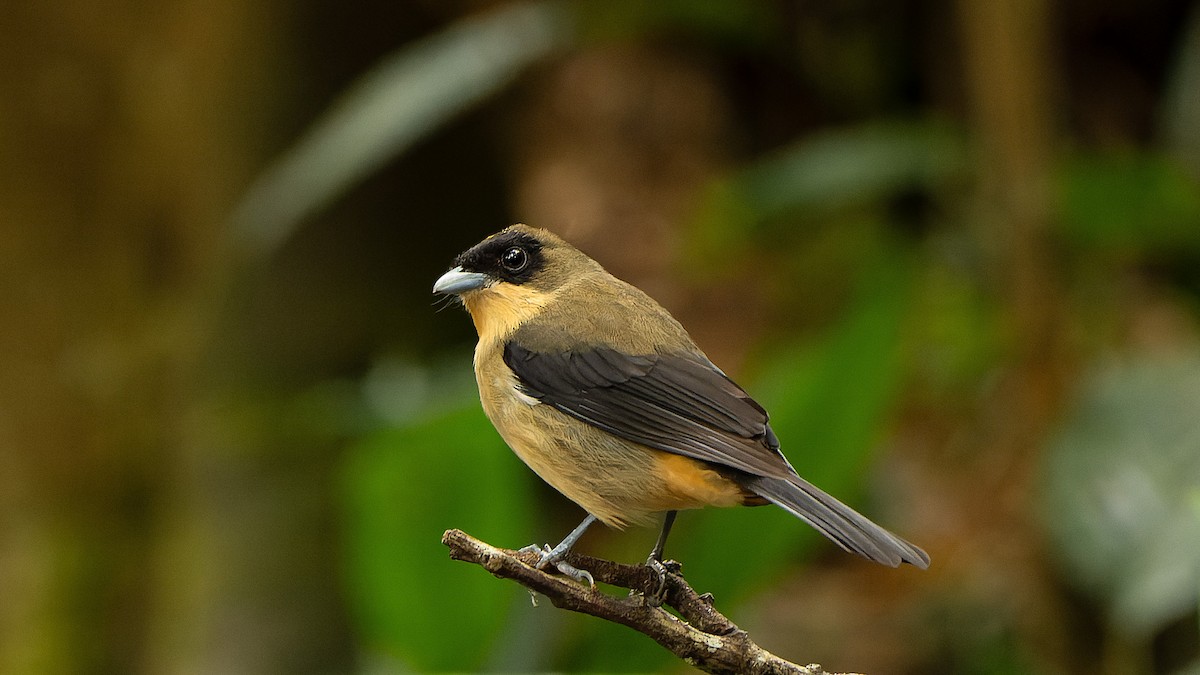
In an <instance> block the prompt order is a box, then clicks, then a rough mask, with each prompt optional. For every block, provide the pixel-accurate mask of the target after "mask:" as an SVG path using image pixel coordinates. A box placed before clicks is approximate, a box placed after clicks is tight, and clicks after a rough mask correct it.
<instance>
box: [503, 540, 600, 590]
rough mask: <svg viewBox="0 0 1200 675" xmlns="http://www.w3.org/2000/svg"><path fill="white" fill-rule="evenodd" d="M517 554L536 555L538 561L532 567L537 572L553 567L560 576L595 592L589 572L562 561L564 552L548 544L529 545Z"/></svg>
mask: <svg viewBox="0 0 1200 675" xmlns="http://www.w3.org/2000/svg"><path fill="white" fill-rule="evenodd" d="M517 553H536V554H538V561H537V563H535V564H534V567H536V568H538V569H539V570H544V569H546V568H547V567H548V566H550V565H554V568H555V569H557V570H558V571H559V573H560V574H562V575H564V576H568V577H571V578H572V579H574V580H575V581H578V582H579V583H581V584H583V583H586V584H587V585H588V586H589V587H590V588H591V589H592V590H596V580H595V579H594V578H593V577H592V573H591V572H589V571H587V570H581V569H579V568H578V567H575V566H574V565H572V564H571V563H569V562H567V561H566V560H563V557H564V556H565V555H566V551H559V550H557V549H554V548H550V545H549V544H543V545H541V546H538V545H537V544H530V545H528V546H526V547H524V548H522V549H520V550H519V551H517Z"/></svg>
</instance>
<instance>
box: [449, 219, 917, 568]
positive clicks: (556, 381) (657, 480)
mask: <svg viewBox="0 0 1200 675" xmlns="http://www.w3.org/2000/svg"><path fill="white" fill-rule="evenodd" d="M433 290H434V292H435V293H446V294H456V295H458V296H459V297H460V298H461V299H462V302H463V304H464V305H465V306H466V308H467V311H468V312H470V314H471V319H472V320H473V321H474V323H475V329H476V330H477V331H478V333H479V344H478V345H477V346H476V348H475V377H476V380H477V382H478V384H479V398H480V400H481V401H482V403H483V409H484V412H486V413H487V416H488V418H489V419H491V421H492V424H493V425H495V427H496V430H497V431H499V432H500V435H501V436H502V437H503V438H504V440H505V442H506V443H508V445H509V447H511V448H512V449H513V451H514V452H516V454H517V456H518V457H520V458H521V459H522V460H523V461H524V462H525V463H526V464H527V465H529V467H530V468H531V469H533V470H534V471H535V472H536V473H537V474H538V475H539V476H541V477H542V479H543V480H545V481H546V482H547V483H549V484H550V485H552V486H553V487H554V488H555V489H557V490H558V491H559V492H561V493H562V494H564V495H566V496H567V497H568V498H569V499H571V500H572V501H574V502H575V503H576V504H579V505H580V506H581V507H583V509H584V510H586V511H587V513H588V516H587V518H585V519H584V521H583V522H582V523H581V524H580V525H579V527H577V528H576V529H575V530H574V531H573V532H571V534H569V535H568V536H567V537H566V539H564V540H563V542H562V543H561V544H559V545H558V546H556V547H554V548H553V549H552V548H550V547H549V546H545V547H542V548H540V549H538V548H536V547H527V549H533V550H537V551H538V552H540V553H541V559H540V561H539V565H538V566H539V567H540V568H544V567H546V566H547V565H551V564H553V565H555V566H557V567H558V568H559V569H560V570H562V571H563V572H564V573H567V574H570V575H572V576H574V577H575V578H577V579H580V580H586V581H588V582H591V576H590V575H589V574H588V573H587V572H586V571H581V570H576V569H575V568H573V567H571V566H570V565H568V564H566V562H565V561H563V560H562V558H563V557H564V556H565V555H566V553H567V551H568V550H570V548H571V546H573V545H574V544H575V542H576V541H577V540H578V539H579V537H580V536H582V534H583V532H584V530H586V529H587V527H588V526H589V525H591V524H592V523H594V522H595V521H596V520H600V521H601V522H603V523H604V524H606V525H608V526H610V527H615V528H623V527H625V526H626V525H631V524H637V525H643V524H650V523H652V522H654V520H655V519H656V518H657V516H658V514H659V513H663V512H665V514H666V518H665V520H664V523H663V529H662V534H661V535H660V536H659V539H658V543H657V544H656V545H655V547H654V550H653V552H652V553H651V555H650V562H651V563H661V559H662V551H663V546H664V544H665V543H666V538H667V534H668V533H669V532H670V528H671V524H672V523H673V522H674V519H675V513H676V511H678V510H680V509H693V508H699V507H703V506H737V505H760V504H766V503H767V502H772V503H774V504H777V505H778V506H780V507H782V508H783V509H785V510H787V511H788V512H789V513H791V514H792V515H795V516H796V517H798V518H800V519H801V520H803V521H805V522H807V523H808V524H809V525H812V526H813V527H815V528H816V529H817V530H818V531H820V532H821V534H823V535H825V536H826V537H828V538H829V539H831V540H833V542H834V543H836V544H837V545H838V546H841V547H842V548H843V549H845V550H847V551H852V552H854V553H858V554H859V555H861V556H863V557H866V558H868V559H870V560H874V561H876V562H880V563H883V564H885V565H890V566H892V567H895V566H897V565H899V564H900V563H909V564H912V565H915V566H917V567H920V568H922V569H924V568H926V567H928V565H929V556H928V555H926V553H925V552H924V551H922V550H921V549H919V548H917V547H916V546H913V545H912V544H910V543H908V542H907V541H904V540H903V539H901V538H899V537H897V536H896V535H894V534H892V533H890V532H888V531H887V530H885V529H883V528H881V527H879V526H878V525H876V524H875V523H873V522H871V521H870V520H867V519H866V518H865V517H864V516H862V515H860V514H859V513H857V512H855V511H854V510H853V509H851V508H850V507H848V506H846V505H845V504H842V503H841V502H839V501H838V500H836V499H834V498H833V497H831V496H829V495H828V494H826V493H824V492H822V491H821V490H820V489H818V488H817V487H815V486H813V485H812V484H810V483H808V482H807V481H805V480H804V479H803V478H801V477H800V476H799V475H798V474H797V473H796V471H795V469H793V468H792V465H791V464H790V463H789V462H788V460H787V459H786V458H785V457H784V456H783V454H782V453H781V452H780V450H779V440H778V439H777V438H776V437H775V433H774V432H773V431H771V426H770V425H769V424H768V423H767V413H766V411H764V410H763V408H762V407H761V406H759V405H758V404H757V403H755V402H754V400H753V399H751V398H750V396H749V394H747V393H746V392H745V391H744V390H743V389H742V388H741V387H739V386H738V385H737V384H735V383H734V382H733V381H732V380H730V379H729V378H728V377H727V376H726V375H725V373H723V372H721V370H720V369H719V368H717V367H716V366H715V365H713V363H712V362H711V361H709V359H708V357H707V356H705V355H704V353H703V352H701V351H700V349H699V348H698V347H697V346H696V345H695V343H694V342H692V339H691V337H689V336H688V334H687V331H685V330H684V328H683V326H681V325H680V324H679V322H678V321H676V320H675V318H674V317H672V316H671V315H670V314H669V313H668V312H667V310H665V309H663V308H662V307H661V306H660V305H659V304H658V303H656V302H655V301H654V300H652V299H651V298H650V297H649V296H648V295H646V294H645V293H643V292H642V291H640V290H638V289H637V288H635V287H633V286H631V285H630V284H627V283H625V282H624V281H621V280H620V279H617V278H616V277H614V276H612V275H611V274H609V273H608V272H606V271H605V270H604V268H603V267H601V266H600V264H599V263H597V262H596V261H595V260H592V259H591V258H589V257H588V256H586V255H584V254H583V253H582V252H580V251H579V250H577V249H576V248H574V247H573V246H571V245H570V244H568V243H567V242H565V241H563V240H562V239H560V238H559V237H557V236H555V235H553V234H551V233H549V232H547V231H545V230H539V229H535V228H532V227H528V226H525V225H513V226H512V227H509V228H507V229H505V230H503V231H501V232H499V233H497V234H495V235H492V236H491V237H488V238H487V239H484V240H483V241H482V242H480V243H479V244H477V245H475V246H474V247H472V248H470V249H468V250H467V251H465V252H463V253H462V254H460V255H459V256H458V257H457V258H456V259H455V260H454V263H453V268H452V269H451V270H450V271H449V272H446V273H445V274H444V275H442V277H441V278H439V279H438V280H437V283H435V284H434V286H433Z"/></svg>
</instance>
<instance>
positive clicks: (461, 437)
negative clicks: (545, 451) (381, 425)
mask: <svg viewBox="0 0 1200 675" xmlns="http://www.w3.org/2000/svg"><path fill="white" fill-rule="evenodd" d="M525 471H526V469H525V468H524V466H522V465H521V463H520V462H519V461H518V460H517V459H516V458H515V457H514V456H513V454H512V452H510V451H509V450H508V449H507V448H506V447H505V446H504V443H503V442H502V441H501V440H500V438H499V436H497V435H496V432H495V430H494V429H493V428H492V426H491V424H490V423H489V422H488V420H487V418H486V417H485V416H484V414H483V412H482V410H481V409H480V408H479V406H478V405H477V404H472V405H470V406H468V407H466V408H463V409H460V410H458V411H455V412H452V413H450V414H446V415H442V416H439V417H435V418H427V419H425V420H424V421H421V422H418V423H414V424H412V425H410V426H407V427H403V428H398V429H388V430H385V431H382V432H379V433H377V434H375V435H374V436H372V437H370V438H367V439H366V440H364V441H363V442H361V443H360V444H359V445H357V446H356V447H354V448H352V449H351V450H350V452H349V454H348V456H347V458H346V466H345V472H344V475H343V480H342V488H343V498H344V501H345V506H346V508H345V514H346V519H345V530H346V539H347V541H346V550H347V561H346V563H347V564H346V570H347V576H348V585H349V592H350V596H351V600H352V602H351V606H352V609H353V611H354V613H355V616H356V619H357V621H358V624H359V626H360V634H361V635H362V636H363V637H364V639H365V640H366V642H367V647H368V648H369V649H371V650H373V651H378V652H382V653H384V654H387V655H389V656H393V657H395V658H397V659H399V660H400V662H401V663H402V664H403V665H404V666H407V667H409V668H414V669H416V670H419V671H428V670H446V669H452V670H471V669H475V668H478V667H479V666H480V665H481V664H482V663H483V660H484V659H485V658H486V656H487V653H488V650H489V648H490V646H491V644H490V643H492V642H493V641H494V640H496V639H497V637H498V636H499V635H500V633H501V631H502V630H503V628H504V626H505V622H506V620H507V613H508V610H510V609H511V608H512V606H513V598H514V596H515V595H519V594H520V591H519V590H517V589H514V587H513V586H511V585H509V584H502V583H496V580H495V579H493V578H492V577H490V576H488V575H487V574H484V573H482V572H481V570H479V569H476V568H474V567H472V566H470V565H459V564H453V563H452V562H451V561H450V560H449V558H448V557H447V554H446V550H445V548H444V547H443V546H442V545H441V536H442V532H444V531H445V530H446V529H449V528H451V527H458V528H462V529H464V530H467V531H469V532H471V533H472V534H475V535H477V536H480V537H483V538H484V539H486V540H488V541H494V542H499V543H501V544H502V545H504V544H507V545H515V544H517V543H520V542H524V541H525V540H526V539H528V537H529V523H531V522H532V521H533V519H532V506H531V503H530V496H529V494H528V483H527V482H526V480H525V475H524V474H525Z"/></svg>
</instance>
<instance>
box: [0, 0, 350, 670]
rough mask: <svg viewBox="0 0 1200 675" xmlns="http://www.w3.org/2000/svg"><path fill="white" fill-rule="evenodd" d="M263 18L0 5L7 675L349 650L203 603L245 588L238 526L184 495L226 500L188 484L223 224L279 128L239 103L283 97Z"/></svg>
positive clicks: (127, 7) (229, 12) (242, 665)
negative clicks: (231, 540) (235, 537)
mask: <svg viewBox="0 0 1200 675" xmlns="http://www.w3.org/2000/svg"><path fill="white" fill-rule="evenodd" d="M274 11H275V8H274V7H273V6H271V5H269V4H264V3H245V2H228V1H218V2H216V3H213V2H201V1H198V0H168V1H167V2H153V3H136V2H135V3H117V4H113V3H92V2H84V1H82V0H53V1H51V2H27V1H23V0H17V1H15V2H9V3H6V4H5V5H4V7H3V8H2V9H0V23H3V25H5V26H7V27H8V30H6V31H5V39H4V40H3V41H0V101H2V103H0V155H2V156H3V157H4V161H3V162H2V163H0V250H3V252H4V264H3V266H0V288H2V289H3V290H2V291H0V325H3V326H4V329H3V331H0V598H3V601H2V602H0V672H9V673H19V672H21V673H23V672H38V673H68V672H123V673H124V672H137V671H139V670H147V671H153V672H171V671H180V672H250V671H255V670H256V668H257V667H258V666H261V665H262V663H261V661H251V660H248V659H246V658H244V657H245V655H244V654H242V655H241V657H242V658H241V660H240V661H239V659H238V658H233V659H225V658H221V657H219V656H215V655H214V652H217V651H220V650H230V649H233V648H234V647H232V646H230V645H229V644H228V643H227V642H226V641H225V640H226V638H227V637H228V635H229V634H237V635H238V636H239V637H240V643H241V646H242V647H245V648H246V650H247V651H257V652H262V651H265V650H267V649H269V648H270V647H272V646H274V647H275V648H276V649H278V650H281V651H289V650H291V651H295V650H299V651H300V652H302V653H303V652H305V650H308V651H314V650H320V649H322V648H323V647H324V645H327V644H329V642H330V640H331V639H332V640H335V641H336V637H333V638H328V637H325V635H326V634H327V633H328V631H326V630H325V629H326V628H327V626H320V625H318V626H315V627H313V628H312V629H311V630H312V631H313V632H312V633H309V634H304V631H303V630H299V629H297V627H296V626H294V625H289V626H281V625H272V624H271V623H270V622H267V623H260V622H262V621H264V616H263V613H262V612H261V611H260V612H258V613H256V612H254V611H248V612H242V614H241V616H240V617H238V618H240V619H241V621H238V620H237V619H236V618H233V617H231V614H236V613H237V611H238V610H239V609H245V607H244V605H247V604H248V605H250V606H253V604H254V601H253V600H252V599H251V600H246V599H244V598H240V599H239V600H240V601H241V602H242V603H243V607H240V608H237V607H235V609H233V610H230V609H229V607H228V606H227V607H225V608H224V611H222V610H221V609H220V608H218V607H214V606H213V605H212V604H208V602H207V601H205V600H202V599H201V598H206V597H212V598H215V600H212V601H211V602H213V603H216V604H221V603H231V602H232V601H233V600H234V598H233V597H232V596H233V595H234V594H235V593H242V592H244V591H245V587H247V586H248V587H251V588H253V587H254V584H253V583H249V584H241V585H240V586H241V588H239V584H234V583H231V581H230V580H231V579H232V578H235V577H239V576H244V574H245V570H246V565H244V564H242V563H241V562H239V558H243V557H244V554H243V553H241V552H239V551H236V550H230V549H228V548H225V549H222V548H221V547H220V546H219V545H218V543H217V542H218V541H219V539H220V537H221V536H222V533H224V532H226V531H228V530H229V529H230V528H235V529H236V528H238V527H239V526H241V524H240V523H238V522H230V521H229V520H224V519H222V518H221V514H220V513H217V514H216V515H215V516H214V517H212V518H211V519H210V518H209V516H210V515H211V513H210V512H202V511H199V510H197V507H200V508H203V509H209V508H212V507H213V506H214V504H215V503H214V502H213V501H210V502H208V503H204V501H203V500H199V503H198V502H197V500H195V499H194V497H195V492H196V491H199V492H200V493H203V492H204V491H208V492H209V493H210V494H211V493H213V492H216V493H220V492H222V491H227V490H229V489H230V486H228V485H218V486H213V485H202V484H198V479H197V477H195V476H191V477H187V476H181V475H180V474H181V473H186V472H187V471H189V469H190V468H194V464H189V463H187V462H181V461H180V459H181V454H180V453H181V446H182V445H183V444H182V442H181V439H182V438H183V437H184V436H185V430H186V429H187V428H188V426H189V423H192V424H195V423H198V421H197V420H196V419H195V417H194V412H195V411H194V410H190V409H189V408H190V406H191V404H190V403H189V401H191V400H192V399H193V398H194V397H195V396H196V394H197V393H198V391H200V390H202V389H203V387H204V385H203V384H201V382H202V381H203V380H204V378H203V377H201V373H200V370H199V368H198V363H199V358H200V354H201V353H202V350H203V349H204V346H205V344H206V341H207V340H208V339H209V338H210V337H211V334H212V325H211V320H212V319H213V317H214V315H215V314H214V312H212V311H210V310H211V308H212V307H213V306H214V304H213V303H214V292H215V290H216V289H217V287H218V286H217V284H218V282H219V280H220V279H221V278H222V276H223V272H224V270H222V265H223V264H224V261H225V260H226V259H227V258H226V256H225V255H224V251H223V249H222V236H223V234H224V233H223V230H222V222H223V218H224V217H225V214H226V213H227V211H228V209H229V207H230V205H231V204H232V202H233V200H234V199H235V198H236V196H237V192H238V191H239V189H240V187H241V186H242V185H243V184H244V183H245V181H246V179H247V176H248V172H249V169H250V167H251V166H252V165H253V164H254V163H255V162H256V155H257V154H259V153H261V143H260V142H258V141H256V140H255V138H256V136H257V135H259V134H261V132H262V131H263V129H264V128H266V124H267V122H268V121H269V119H270V117H271V115H272V112H273V111H272V110H269V109H254V108H252V107H251V106H252V105H256V104H257V103H256V102H257V101H258V100H259V99H258V98H256V97H249V96H247V95H246V93H247V92H255V91H259V90H261V89H263V88H267V87H269V86H270V85H271V83H272V82H275V81H277V77H278V73H275V72H272V68H273V66H274V65H275V64H277V63H278V59H277V56H278V54H277V52H278V46H277V45H276V44H275V43H274V41H273V40H272V39H270V38H271V35H272V26H273V25H275V23H276V22H277V17H274V16H273V15H272V13H273V12H274ZM208 451H209V450H208V449H196V450H195V452H196V453H197V454H203V453H205V452H208ZM181 482H182V484H183V485H190V486H191V489H192V490H193V494H191V495H188V494H186V492H185V494H182V495H181V494H178V490H179V488H177V487H175V486H176V485H177V484H179V483H181ZM237 487H238V488H244V489H248V490H253V486H244V485H243V486H237ZM260 506H262V505H260ZM235 515H244V514H235ZM286 515H287V514H277V516H276V518H277V519H284V518H285V517H286ZM258 545H259V546H261V547H263V548H270V543H269V542H267V541H260V542H259V543H258ZM301 595H302V594H301ZM251 597H252V596H251ZM327 609H328V608H327V607H326V608H322V609H321V611H322V612H325V611H326V610H327ZM302 614H304V613H302ZM307 614H308V615H311V614H312V612H308V613H307ZM286 620H287V619H286V617H285V619H284V621H285V622H286ZM219 626H223V627H219ZM266 629H270V630H271V631H272V632H273V633H275V634H273V635H264V630H266ZM227 667H228V668H227Z"/></svg>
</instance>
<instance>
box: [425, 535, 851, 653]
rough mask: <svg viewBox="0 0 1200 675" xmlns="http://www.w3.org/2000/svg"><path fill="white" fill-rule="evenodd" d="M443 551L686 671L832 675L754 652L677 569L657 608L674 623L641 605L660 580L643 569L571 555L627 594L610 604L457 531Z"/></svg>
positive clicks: (527, 559) (445, 539) (524, 557)
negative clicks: (660, 650) (635, 641)
mask: <svg viewBox="0 0 1200 675" xmlns="http://www.w3.org/2000/svg"><path fill="white" fill-rule="evenodd" d="M442 543H443V544H445V545H446V546H447V547H448V548H449V549H450V557H451V558H453V559H454V560H462V561H464V562H470V563H475V564H476V565H480V566H482V567H483V568H484V569H486V570H487V571H489V572H491V573H492V574H494V575H496V576H497V577H500V578H503V579H512V580H514V581H516V582H517V583H519V584H521V585H522V586H524V587H526V588H528V589H529V590H530V591H535V592H537V593H541V594H542V595H544V596H546V597H547V598H549V599H550V602H551V603H552V604H553V605H554V606H555V607H559V608H561V609H568V610H571V611H573V612H581V613H583V614H590V615H592V616H595V617H599V618H601V619H605V620H607V621H612V622H615V623H619V624H622V625H625V626H629V627H630V628H632V629H634V630H636V631H638V632H639V633H644V634H646V635H648V636H650V637H651V638H653V639H654V641H655V642H657V643H659V644H660V645H662V646H663V647H665V648H667V649H668V650H670V651H671V653H673V654H675V655H676V656H678V657H679V658H681V659H683V660H684V661H686V662H688V663H689V664H691V665H692V666H695V667H696V668H699V669H701V670H703V671H705V672H709V673H752V674H754V675H836V674H831V673H826V672H825V670H824V669H823V668H821V666H819V665H816V664H812V665H807V666H800V665H797V664H795V663H792V662H790V661H785V660H783V659H781V658H779V657H778V656H775V655H774V654H772V653H770V652H768V651H767V650H765V649H763V648H762V647H759V646H758V645H757V644H755V643H754V641H753V640H751V639H750V636H749V635H748V634H747V633H746V632H745V631H743V630H741V629H740V628H738V627H737V626H736V625H735V624H734V623H733V622H732V621H730V620H729V619H728V618H726V617H725V616H724V615H723V614H721V613H720V612H718V611H717V610H716V609H715V608H714V607H713V605H712V596H711V595H708V594H704V595H700V594H698V593H696V591H695V590H694V589H692V587H691V586H689V585H688V583H687V582H686V581H684V579H683V577H682V576H680V575H679V574H678V573H677V571H678V566H677V564H675V565H674V566H672V563H667V566H668V569H669V573H668V574H667V581H666V588H665V591H664V593H663V604H664V605H667V606H669V607H672V608H674V609H675V610H676V611H677V612H679V616H680V617H682V620H680V618H678V617H676V616H675V615H673V614H671V613H670V612H667V611H666V610H664V609H662V608H661V607H655V606H652V605H651V604H648V603H646V602H645V600H644V598H645V597H648V596H652V595H654V591H655V590H656V589H657V588H658V585H659V579H658V575H657V573H656V572H654V571H653V570H651V569H650V568H649V567H647V566H645V565H624V564H621V563H617V562H613V561H611V560H602V559H600V558H592V557H589V556H584V555H578V554H575V553H570V554H568V555H567V561H568V562H569V563H570V564H572V565H574V566H575V567H577V568H579V569H583V570H587V571H588V572H591V573H592V576H594V577H595V578H596V581H597V582H600V583H605V584H609V585H612V586H619V587H621V588H627V589H629V590H631V591H634V594H631V595H630V597H628V598H617V597H614V596H611V595H608V594H605V593H602V592H600V591H598V590H596V589H594V588H588V587H587V586H584V585H580V584H578V583H576V582H574V581H572V580H570V579H567V578H566V577H562V576H558V575H554V574H550V573H548V572H544V571H542V570H539V569H537V568H535V567H534V566H533V564H534V563H536V561H537V554H536V553H518V552H516V551H512V550H509V549H502V548H496V547H495V546H492V545H490V544H487V543H485V542H482V541H480V540H478V539H476V538H474V537H472V536H471V535H469V534H467V533H465V532H463V531H462V530H446V533H445V534H444V535H442Z"/></svg>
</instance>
